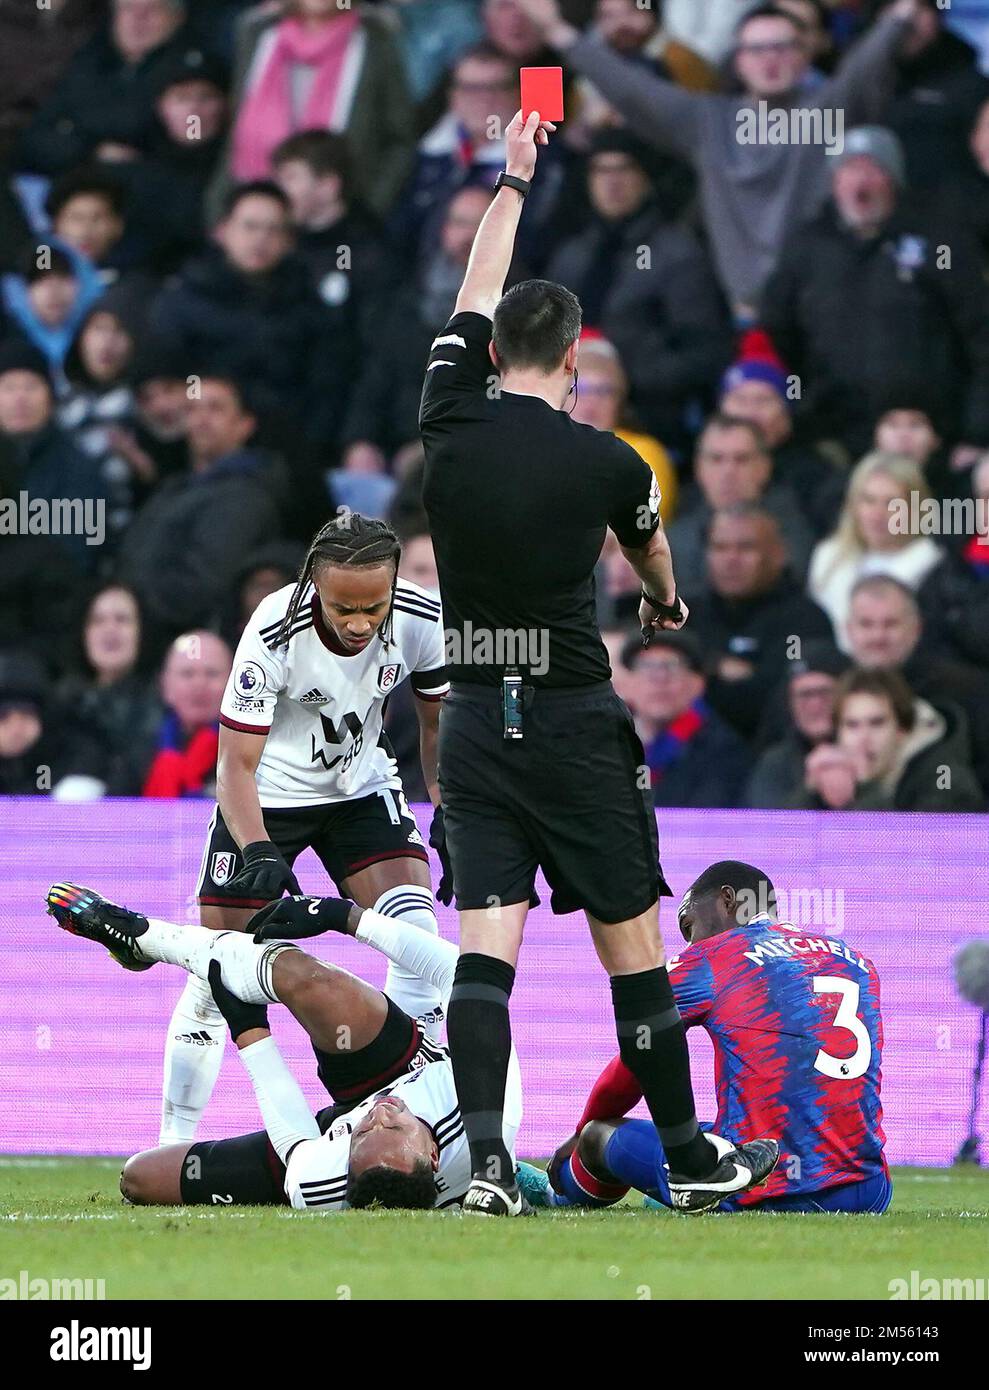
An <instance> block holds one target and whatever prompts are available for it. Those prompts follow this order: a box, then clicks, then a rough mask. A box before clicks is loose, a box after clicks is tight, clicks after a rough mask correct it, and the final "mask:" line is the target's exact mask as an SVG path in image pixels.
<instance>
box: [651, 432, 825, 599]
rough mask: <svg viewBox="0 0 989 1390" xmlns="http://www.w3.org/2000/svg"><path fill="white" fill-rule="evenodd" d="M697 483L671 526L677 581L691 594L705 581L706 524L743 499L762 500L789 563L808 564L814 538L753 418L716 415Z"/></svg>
mask: <svg viewBox="0 0 989 1390" xmlns="http://www.w3.org/2000/svg"><path fill="white" fill-rule="evenodd" d="M694 475H695V479H696V483H697V487H696V488H695V489H693V492H692V494H691V493H689V492H688V493H686V494H685V496H684V497H683V499H682V501H681V504H680V514H679V515H678V517H677V519H676V521H674V523H673V525H672V526H671V527H670V531H669V537H670V548H671V550H672V551H673V562H674V569H675V571H676V576H677V584H678V585H679V587H680V590H681V592H682V593H684V594H688V595H689V594H691V593H694V592H696V591H697V590H698V589H700V588H701V587H702V585H703V583H704V573H705V557H704V548H705V545H706V541H707V529H708V524H709V522H710V519H711V515H712V514H713V513H714V512H715V511H720V510H723V509H724V508H725V507H733V506H735V505H736V504H738V503H743V502H752V503H756V502H757V503H758V504H759V506H760V507H763V508H765V510H766V511H768V512H770V513H771V514H772V515H773V516H775V517H776V519H777V520H778V521H779V523H780V529H781V530H782V532H783V534H784V535H785V536H786V543H787V551H788V554H789V562H790V565H791V568H792V569H793V571H794V573H795V574H796V575H797V576H798V577H799V576H802V575H803V574H804V573H805V572H806V569H807V564H808V561H809V559H810V553H811V549H812V547H813V544H814V539H813V536H812V534H811V530H810V527H809V526H808V524H807V522H806V521H805V520H804V518H803V515H802V514H801V510H800V502H799V501H798V498H797V495H796V493H795V492H794V491H793V489H792V488H791V487H790V485H789V484H788V483H784V482H776V480H775V479H774V478H773V461H772V457H771V455H770V453H769V450H768V448H767V446H766V444H765V441H764V440H763V437H762V434H761V432H760V430H759V427H758V426H757V425H755V424H753V423H752V422H751V421H749V420H736V419H734V418H733V417H732V416H730V415H714V416H712V417H711V419H710V420H708V422H707V424H706V425H705V426H704V429H703V430H702V431H701V434H700V436H699V438H698V440H697V456H696V459H695V462H694Z"/></svg>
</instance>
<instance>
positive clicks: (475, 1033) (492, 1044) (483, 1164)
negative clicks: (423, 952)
mask: <svg viewBox="0 0 989 1390" xmlns="http://www.w3.org/2000/svg"><path fill="white" fill-rule="evenodd" d="M514 983H515V971H514V969H513V968H512V966H510V965H507V964H506V963H505V962H504V961H501V960H498V959H497V958H496V957H495V956H482V955H478V954H470V953H468V954H467V955H464V956H461V957H460V959H459V961H458V962H457V970H456V974H455V975H454V977H453V989H452V991H451V994H450V1007H449V1010H448V1011H447V1016H446V1035H447V1041H448V1043H449V1045H450V1058H451V1060H452V1062H453V1079H454V1083H455V1085H456V1087H457V1098H458V1100H459V1101H460V1113H461V1115H462V1116H463V1120H464V1129H465V1130H466V1131H467V1142H468V1144H469V1146H470V1162H471V1170H472V1174H473V1176H474V1177H476V1178H488V1179H490V1180H491V1181H492V1182H500V1183H505V1184H507V1185H509V1186H510V1185H511V1184H512V1183H513V1182H514V1181H515V1174H514V1170H513V1168H512V1160H511V1157H510V1155H509V1152H508V1150H507V1148H506V1147H505V1141H504V1138H503V1137H502V1116H503V1111H504V1108H505V1081H506V1078H507V1076H508V1059H509V1056H510V1054H511V1050H512V1025H511V1022H510V1020H509V1016H508V1001H509V999H510V998H511V994H512V986H513V985H514Z"/></svg>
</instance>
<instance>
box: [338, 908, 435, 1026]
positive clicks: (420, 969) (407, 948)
mask: <svg viewBox="0 0 989 1390" xmlns="http://www.w3.org/2000/svg"><path fill="white" fill-rule="evenodd" d="M355 936H356V937H357V940H358V941H364V942H366V943H367V945H368V946H373V947H374V949H375V950H376V951H380V952H381V954H382V955H383V956H387V957H388V959H389V960H391V961H394V962H395V964H396V965H400V966H401V967H402V969H403V970H407V971H408V972H409V974H410V975H415V976H417V977H418V978H419V979H420V980H424V981H425V982H426V983H427V984H430V985H433V987H434V988H435V989H438V990H439V992H440V996H441V1002H442V1005H443V1009H444V1011H445V1010H446V1008H447V1005H448V1004H449V1002H450V991H451V990H452V989H453V975H454V971H455V970H456V968H457V957H458V955H459V952H458V950H457V948H456V946H454V945H453V943H452V942H450V941H444V940H443V938H442V937H441V936H430V934H429V933H428V932H424V931H423V930H422V928H421V927H414V926H411V925H410V924H409V923H407V922H403V921H402V920H401V918H399V917H383V916H382V915H381V913H380V912H374V911H372V910H371V909H370V908H365V910H364V912H363V913H362V914H361V920H360V922H359V923H358V924H357V931H356V932H355Z"/></svg>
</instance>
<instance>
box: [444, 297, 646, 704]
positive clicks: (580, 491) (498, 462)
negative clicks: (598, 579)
mask: <svg viewBox="0 0 989 1390" xmlns="http://www.w3.org/2000/svg"><path fill="white" fill-rule="evenodd" d="M490 340H491V320H490V319H488V318H485V317H484V315H482V314H475V313H463V314H455V315H454V317H453V318H452V319H450V321H449V323H448V324H447V325H446V327H445V328H444V329H443V331H442V333H440V335H439V336H438V337H437V338H436V340H435V342H434V343H433V346H432V348H431V350H430V355H429V363H428V365H427V368H426V381H425V385H424V387H423V393H422V405H421V409H420V414H419V424H420V429H421V431H422V440H423V445H424V446H425V452H426V472H425V482H424V487H423V500H424V502H425V507H426V512H427V514H428V517H429V525H430V530H431V532H432V537H433V545H434V547H435V550H436V563H437V568H438V570H439V579H440V592H441V595H442V599H443V616H444V623H445V626H446V630H447V633H448V634H454V635H456V634H460V635H461V636H460V639H459V646H460V647H461V649H462V650H463V651H465V652H468V653H469V652H471V650H472V647H471V643H470V641H469V640H468V641H466V642H465V640H464V639H465V637H467V638H469V636H470V635H471V634H474V635H475V636H476V635H477V634H478V633H484V632H488V633H494V634H496V633H497V632H498V631H499V630H500V631H504V630H513V631H518V630H523V631H526V632H528V631H536V632H540V633H548V652H547V653H546V654H545V666H546V670H545V673H543V674H539V673H537V672H533V671H532V670H531V669H530V668H527V667H522V668H521V669H522V671H523V675H524V676H525V678H526V680H527V682H529V683H531V684H532V685H535V686H541V687H564V686H568V687H573V686H582V685H591V684H593V683H595V682H598V681H605V680H607V679H608V678H609V675H610V667H609V663H608V654H607V651H606V650H605V647H604V643H603V642H602V641H601V636H600V633H599V632H598V628H597V623H596V621H595V608H594V567H595V565H596V564H597V560H598V556H599V555H600V553H601V547H602V545H603V544H604V538H605V533H606V530H607V527H608V526H611V528H612V529H613V530H614V532H615V534H616V536H617V537H618V540H619V542H620V543H621V544H622V545H623V546H626V547H629V548H632V547H634V548H639V547H641V546H644V545H645V544H646V543H647V542H648V540H649V537H650V536H651V535H652V533H653V532H654V531H655V529H656V527H657V525H658V524H659V501H660V497H659V489H658V487H657V485H656V482H655V478H654V476H653V474H652V472H651V471H650V469H649V468H648V467H647V466H646V464H645V463H643V461H642V459H641V458H640V457H639V455H638V454H637V453H636V452H635V450H634V449H632V448H630V447H629V445H627V444H625V443H624V442H623V441H622V440H620V439H617V438H616V437H615V436H614V435H613V434H608V433H605V432H602V431H600V430H595V429H593V428H591V426H590V425H580V424H577V423H576V422H575V421H574V420H571V419H570V417H569V416H568V415H567V414H566V413H564V412H563V411H561V410H555V409H554V408H553V407H552V406H551V405H549V404H547V402H546V401H544V400H541V399H539V398H538V397H536V396H522V395H516V394H513V393H512V392H510V391H501V390H500V378H499V377H498V373H497V371H496V369H495V367H494V366H493V365H492V362H491V359H490V357H489V355H488V343H489V342H490ZM542 640H545V639H542ZM457 645H458V644H457V643H454V644H452V646H449V650H450V651H451V654H452V655H453V656H454V657H457V656H458V655H460V652H458V650H457ZM473 651H474V652H479V651H482V648H481V647H480V646H479V645H478V644H475V645H474V647H473ZM539 664H542V663H539ZM448 672H449V676H450V679H451V680H453V681H459V682H466V683H473V684H482V685H495V684H497V683H498V682H499V681H500V680H501V677H502V675H503V674H504V666H503V665H498V664H497V662H494V661H493V662H491V663H490V664H487V665H485V664H477V663H476V662H474V661H465V662H463V663H458V662H457V661H456V660H453V661H451V662H449V664H448Z"/></svg>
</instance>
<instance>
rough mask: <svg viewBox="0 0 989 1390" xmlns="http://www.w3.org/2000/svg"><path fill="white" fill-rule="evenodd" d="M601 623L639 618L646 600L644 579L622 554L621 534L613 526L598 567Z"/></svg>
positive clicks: (596, 591) (595, 578) (598, 610)
mask: <svg viewBox="0 0 989 1390" xmlns="http://www.w3.org/2000/svg"><path fill="white" fill-rule="evenodd" d="M594 583H595V600H596V610H597V620H598V626H599V627H612V626H615V625H617V624H620V623H632V622H634V621H636V619H637V615H638V612H639V604H640V602H641V600H642V581H641V579H640V578H639V576H638V575H637V574H636V572H635V570H634V569H633V568H632V566H631V565H630V564H629V562H628V560H626V558H625V556H624V555H623V554H622V548H621V546H620V545H619V544H618V537H617V536H616V535H615V533H614V531H612V530H611V528H610V527H609V528H608V530H607V532H606V534H605V538H604V544H603V545H602V547H601V554H600V555H599V556H598V562H597V566H596V568H595V571H594Z"/></svg>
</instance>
